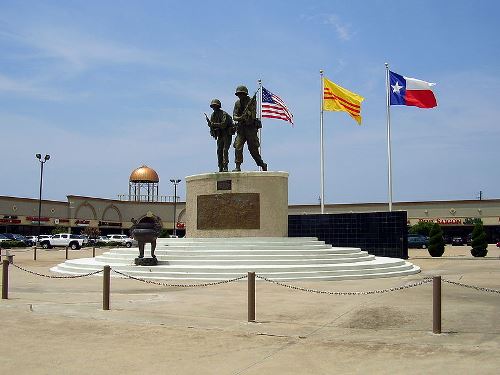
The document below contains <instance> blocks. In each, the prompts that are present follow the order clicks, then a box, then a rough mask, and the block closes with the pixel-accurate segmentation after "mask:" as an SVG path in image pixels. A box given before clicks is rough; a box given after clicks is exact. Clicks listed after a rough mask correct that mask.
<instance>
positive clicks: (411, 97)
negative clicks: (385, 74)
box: [389, 71, 437, 108]
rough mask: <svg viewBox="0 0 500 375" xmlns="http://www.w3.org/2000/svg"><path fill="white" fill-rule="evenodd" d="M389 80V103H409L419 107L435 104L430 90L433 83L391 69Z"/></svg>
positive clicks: (433, 105)
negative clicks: (405, 75)
mask: <svg viewBox="0 0 500 375" xmlns="http://www.w3.org/2000/svg"><path fill="white" fill-rule="evenodd" d="M389 82H390V86H391V87H390V89H389V95H390V96H389V98H390V102H389V103H390V105H409V106H415V107H419V108H434V107H436V106H437V102H436V97H435V96H434V92H432V86H435V85H436V84H435V83H430V82H425V81H421V80H419V79H415V78H409V77H404V76H402V75H399V74H397V73H394V72H391V71H389Z"/></svg>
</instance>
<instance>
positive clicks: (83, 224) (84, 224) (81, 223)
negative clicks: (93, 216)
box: [75, 220, 90, 227]
mask: <svg viewBox="0 0 500 375" xmlns="http://www.w3.org/2000/svg"><path fill="white" fill-rule="evenodd" d="M75 224H76V226H78V227H88V226H89V224H90V220H76V221H75Z"/></svg>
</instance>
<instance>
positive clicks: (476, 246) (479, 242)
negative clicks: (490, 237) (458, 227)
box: [470, 223, 488, 257]
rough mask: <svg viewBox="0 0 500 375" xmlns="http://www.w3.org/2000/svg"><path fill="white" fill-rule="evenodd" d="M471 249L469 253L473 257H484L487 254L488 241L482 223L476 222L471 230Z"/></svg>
mask: <svg viewBox="0 0 500 375" xmlns="http://www.w3.org/2000/svg"><path fill="white" fill-rule="evenodd" d="M471 246H472V249H471V251H470V253H471V254H472V256H474V257H484V256H486V254H488V241H486V232H485V231H484V227H483V223H476V224H475V225H474V229H473V230H472V244H471Z"/></svg>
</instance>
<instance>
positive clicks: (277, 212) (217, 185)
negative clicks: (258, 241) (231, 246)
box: [186, 172, 288, 238]
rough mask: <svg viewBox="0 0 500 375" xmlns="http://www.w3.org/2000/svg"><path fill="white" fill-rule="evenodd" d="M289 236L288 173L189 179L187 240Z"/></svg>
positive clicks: (258, 173)
mask: <svg viewBox="0 0 500 375" xmlns="http://www.w3.org/2000/svg"><path fill="white" fill-rule="evenodd" d="M287 236H288V173H287V172H226V173H206V174H200V175H194V176H188V177H186V237H191V238H199V237H287Z"/></svg>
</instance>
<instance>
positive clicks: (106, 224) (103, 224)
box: [99, 221, 122, 227]
mask: <svg viewBox="0 0 500 375" xmlns="http://www.w3.org/2000/svg"><path fill="white" fill-rule="evenodd" d="M99 226H100V227H121V226H122V223H113V222H111V221H99Z"/></svg>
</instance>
